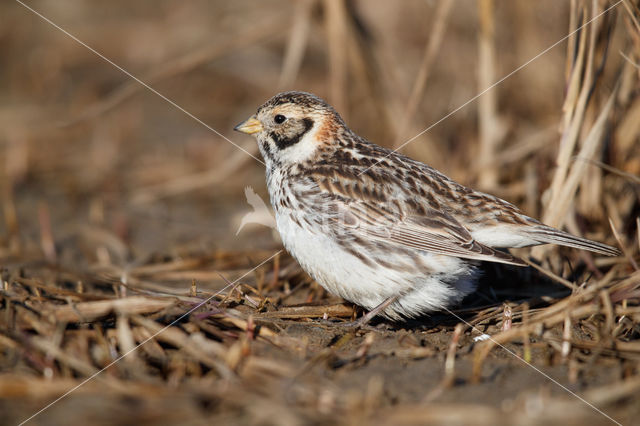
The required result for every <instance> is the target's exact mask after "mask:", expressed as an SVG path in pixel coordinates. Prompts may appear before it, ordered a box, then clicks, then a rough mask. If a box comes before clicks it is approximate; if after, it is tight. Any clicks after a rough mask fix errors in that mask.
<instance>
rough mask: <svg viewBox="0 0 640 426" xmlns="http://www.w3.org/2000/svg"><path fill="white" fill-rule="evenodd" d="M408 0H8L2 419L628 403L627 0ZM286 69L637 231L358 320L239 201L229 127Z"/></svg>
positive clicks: (492, 410) (277, 419)
mask: <svg viewBox="0 0 640 426" xmlns="http://www.w3.org/2000/svg"><path fill="white" fill-rule="evenodd" d="M396 3H397V4H396ZM396 3H392V2H385V1H382V0H380V1H378V0H367V1H344V2H343V1H341V0H326V1H319V0H318V1H315V0H295V1H293V0H292V1H285V0H268V1H261V2H250V1H245V0H243V1H234V2H226V1H216V2H209V1H204V0H202V1H195V0H194V1H187V2H176V1H170V0H163V1H138V2H125V1H113V2H108V3H107V2H104V3H99V4H97V3H95V2H89V1H84V0H63V1H55V2H54V1H48V0H42V1H29V2H24V4H22V3H21V2H4V3H3V4H2V5H0V16H1V17H0V22H1V25H0V63H1V64H3V65H2V66H1V67H0V142H1V143H2V144H1V145H0V176H2V178H1V179H0V182H1V186H2V188H1V189H2V200H3V201H2V213H1V220H0V272H1V277H2V283H1V286H0V287H1V288H0V423H1V424H7V425H8V424H23V422H24V423H25V424H41V425H58V424H96V425H100V424H104V425H107V424H109V425H111V424H154V425H158V424H176V423H180V424H194V425H198V424H214V423H216V424H218V423H219V424H254V425H272V424H273V425H301V424H318V425H320V424H382V425H399V424H407V425H409V424H416V425H417V424H461V425H462V424H487V425H496V424H505V425H514V424H519V425H529V424H560V423H561V424H565V425H573V424H576V425H584V424H625V425H627V424H628V425H631V424H637V423H638V420H637V419H639V418H640V397H639V396H638V395H639V392H640V340H639V338H640V268H638V263H639V262H640V257H639V254H638V253H639V250H640V245H639V241H638V235H639V233H640V223H639V222H638V215H639V212H640V202H639V201H638V200H639V199H640V197H639V195H640V178H638V175H640V124H639V123H640V96H639V94H640V73H639V72H638V69H639V67H638V65H637V64H638V63H639V62H640V25H638V21H639V20H640V12H639V9H638V2H637V1H630V0H625V1H624V2H615V1H601V2H593V4H592V2H587V1H580V0H577V1H572V2H557V1H554V0H543V1H539V2H530V1H528V0H517V1H509V2H507V1H489V0H479V1H477V2H476V1H467V0H442V1H426V2H413V1H401V2H396ZM29 8H32V9H33V10H30V9H29ZM36 12H37V13H40V14H41V15H42V16H38V15H37V14H36ZM47 19H48V20H50V21H51V22H47V21H46V20H47ZM52 24H54V25H52ZM56 26H58V27H59V28H56ZM63 31H67V32H68V34H65V33H64V32H63ZM568 34H573V35H572V37H568V38H565V37H566V36H567V35H568ZM72 37H76V38H77V40H74V39H73V38H72ZM563 38H564V40H563ZM559 40H563V41H562V42H560V43H559V44H558V45H557V46H555V47H553V48H551V49H549V50H546V49H547V48H549V47H550V46H554V43H556V42H558V41H559ZM83 44H84V45H83ZM90 49H94V50H95V51H93V52H92V51H91V50H90ZM98 54H99V55H103V56H104V57H103V58H101V57H100V56H99V55H98ZM538 54H541V55H540V56H539V57H538V58H537V59H536V60H535V61H532V62H528V61H529V60H530V59H532V58H535V57H536V55H538ZM106 59H108V60H106ZM109 61H112V63H110V62H109ZM524 64H526V66H523V67H522V69H521V70H520V71H518V72H517V73H515V74H513V75H510V73H511V72H512V71H514V70H516V69H518V68H519V67H521V66H522V65H524ZM117 67H121V68H122V69H118V68H117ZM123 70H124V72H123ZM507 75H509V77H508V78H507V79H505V80H504V81H502V80H501V79H502V77H504V76H507ZM134 77H135V78H138V79H140V81H142V82H143V83H144V85H142V84H141V83H140V81H136V80H135V79H134ZM494 82H500V83H499V84H498V85H496V87H495V89H493V90H491V91H488V92H486V94H484V95H482V96H481V97H478V98H476V95H477V94H479V93H482V91H483V88H486V87H488V86H489V85H490V84H491V83H494ZM145 85H148V87H145ZM285 89H299V90H306V91H311V92H314V93H317V94H318V95H320V96H322V97H324V98H326V99H327V100H329V101H330V102H331V103H332V104H333V105H334V106H335V107H336V108H337V109H338V110H339V111H340V112H341V113H342V114H343V116H344V118H345V119H346V121H347V122H348V123H349V125H350V126H351V127H352V128H354V129H355V130H356V131H357V132H358V133H359V134H362V135H363V136H366V137H367V138H369V139H371V140H372V141H374V142H376V143H379V144H381V145H385V146H388V147H391V146H394V143H395V145H396V146H397V145H399V143H396V142H402V141H406V140H409V139H410V138H412V137H413V136H415V135H418V134H420V136H419V137H418V138H416V139H415V140H412V141H411V143H410V144H409V145H407V146H406V147H405V148H403V152H404V153H405V154H407V155H410V156H412V157H414V158H418V159H420V160H422V161H425V162H427V163H429V164H430V165H432V166H434V167H436V168H438V169H440V170H442V171H443V172H445V173H446V174H447V175H449V176H451V177H452V178H454V179H456V180H458V181H461V182H463V183H465V184H468V185H470V186H472V187H475V188H481V189H482V190H484V191H487V192H491V193H493V194H496V195H498V196H500V197H503V198H505V199H507V200H509V201H511V202H513V203H515V204H517V205H518V206H520V207H522V208H523V210H525V211H526V212H527V213H528V214H530V215H532V216H534V217H537V218H540V219H541V220H544V221H545V222H547V223H549V224H552V225H554V226H558V227H563V228H564V229H567V230H568V231H570V232H572V233H575V234H580V235H584V236H586V237H589V238H592V239H596V240H598V241H602V242H606V243H608V244H611V245H615V246H616V247H619V248H620V249H621V250H622V251H623V254H622V255H621V256H619V257H615V258H603V257H599V256H595V255H592V254H589V253H584V252H579V251H578V250H573V249H564V248H552V249H550V250H547V251H532V250H528V249H524V250H518V251H516V252H515V253H517V254H518V255H520V256H522V257H523V258H526V259H530V260H531V262H533V266H531V267H529V268H517V267H509V266H501V265H489V264H487V265H483V271H484V274H483V277H482V279H481V282H480V285H479V289H478V291H477V292H476V293H474V294H472V295H470V296H468V297H467V298H466V299H465V300H464V301H463V302H462V303H461V304H460V305H459V306H457V307H455V308H454V309H453V310H452V311H451V312H442V313H435V314H432V315H430V316H427V317H425V318H421V319H419V320H412V321H408V322H406V323H392V322H388V321H384V320H380V319H376V320H374V322H373V323H372V324H370V325H368V326H366V327H364V328H363V329H359V330H354V329H351V328H348V327H345V326H344V323H346V322H347V321H349V320H351V319H353V318H355V317H356V316H358V315H361V314H362V311H361V310H360V309H359V308H357V307H354V306H353V305H351V304H348V303H345V302H343V301H342V300H341V299H339V298H336V297H334V296H332V295H330V294H328V293H327V292H326V291H324V290H323V289H322V288H321V287H320V286H319V285H318V284H317V283H315V282H313V280H312V279H311V278H310V277H309V276H307V275H306V274H305V273H304V271H302V270H301V268H300V267H299V266H298V265H297V263H296V262H295V261H294V260H293V259H292V258H291V257H290V256H289V255H288V254H287V253H286V252H285V251H284V250H283V248H282V246H281V244H280V242H279V239H278V236H277V234H276V233H275V231H273V230H272V229H270V228H269V227H267V226H263V225H259V224H255V223H249V224H247V225H245V226H242V229H240V228H241V224H242V220H243V218H245V217H246V215H247V214H248V213H251V212H252V211H254V208H255V206H252V205H250V202H249V201H248V200H249V199H253V198H255V197H259V198H262V199H263V200H264V202H265V203H267V204H268V197H267V196H266V188H265V184H264V168H263V166H262V165H261V164H260V163H259V162H258V161H256V159H254V158H252V157H251V155H254V156H257V157H258V160H259V153H258V151H257V147H256V146H255V143H254V141H253V140H252V139H251V138H248V137H243V136H241V135H238V134H233V132H232V128H233V126H234V125H235V124H237V123H238V122H240V121H241V120H243V119H244V118H246V117H247V116H249V115H250V114H252V113H253V112H254V110H255V108H256V107H257V106H258V105H260V104H261V103H262V102H263V101H264V100H266V99H267V98H269V97H270V96H272V95H273V94H275V93H277V92H278V91H281V90H285ZM467 101H471V102H469V103H468V104H466V102H467ZM442 118H445V119H443V120H442V121H441V122H440V119H442ZM434 123H437V125H435V126H431V125H432V124H434ZM425 129H428V131H427V132H425V133H420V132H422V131H423V130H425ZM239 148H241V149H239ZM565 166H566V168H564V169H563V167H565ZM562 170H564V173H563V172H562ZM247 188H251V189H247ZM247 194H256V195H255V196H253V195H250V196H247ZM261 219H263V220H265V221H266V220H267V219H268V216H261Z"/></svg>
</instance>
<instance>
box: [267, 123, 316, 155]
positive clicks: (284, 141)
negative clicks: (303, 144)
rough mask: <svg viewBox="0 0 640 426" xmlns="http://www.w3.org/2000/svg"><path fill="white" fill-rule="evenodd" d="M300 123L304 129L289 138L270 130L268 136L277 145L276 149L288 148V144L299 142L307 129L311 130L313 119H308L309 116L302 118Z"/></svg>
mask: <svg viewBox="0 0 640 426" xmlns="http://www.w3.org/2000/svg"><path fill="white" fill-rule="evenodd" d="M302 124H303V125H304V129H303V130H302V132H300V133H298V134H297V135H294V136H292V137H290V138H281V137H279V136H278V135H277V134H275V133H274V132H271V133H270V134H269V136H270V137H271V139H273V141H274V142H275V143H276V146H277V147H278V149H279V150H281V151H282V150H283V149H285V148H288V147H290V146H293V145H295V144H297V143H298V142H300V140H301V139H302V137H303V136H304V135H306V134H307V132H308V131H309V130H311V128H312V127H313V120H312V119H310V118H303V119H302Z"/></svg>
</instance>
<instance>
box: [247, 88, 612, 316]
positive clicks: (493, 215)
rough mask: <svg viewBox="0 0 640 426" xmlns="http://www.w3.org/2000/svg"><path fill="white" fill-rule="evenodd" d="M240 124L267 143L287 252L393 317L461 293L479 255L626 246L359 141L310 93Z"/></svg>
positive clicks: (502, 258) (500, 257)
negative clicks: (559, 225) (547, 219)
mask: <svg viewBox="0 0 640 426" xmlns="http://www.w3.org/2000/svg"><path fill="white" fill-rule="evenodd" d="M236 130H239V131H242V132H245V133H249V134H253V135H254V136H255V137H256V139H257V140H258V145H259V148H260V152H261V153H262V155H263V157H264V159H265V161H266V165H267V186H268V189H269V194H270V197H271V204H272V205H273V208H274V210H275V213H276V222H277V226H278V230H279V232H280V234H281V236H282V240H283V243H284V245H285V247H286V248H287V250H288V251H289V252H290V253H291V254H292V255H293V256H294V257H295V258H296V259H297V260H298V261H299V262H300V264H301V265H302V267H303V268H304V269H305V270H306V271H307V272H308V273H309V274H310V275H311V276H312V277H313V278H314V279H315V280H316V281H317V282H318V283H320V284H321V285H323V286H324V287H325V288H327V289H328V290H329V291H331V292H333V293H336V294H338V295H340V296H341V297H343V298H345V299H347V300H349V301H351V302H354V303H356V304H359V305H361V306H364V307H365V308H367V309H374V308H376V307H377V306H380V305H381V304H382V305H381V306H380V313H381V314H382V315H384V316H386V317H388V318H393V319H400V318H403V317H413V316H417V315H420V314H423V313H425V312H429V311H433V310H437V309H442V308H443V307H446V306H449V305H450V304H452V303H455V302H457V301H459V300H461V298H462V297H463V296H465V295H466V294H468V293H470V292H471V291H473V289H474V288H475V280H476V278H477V270H476V269H477V268H476V263H477V261H489V262H499V263H507V264H513V265H525V263H524V262H522V261H521V260H520V259H518V258H516V257H514V256H513V255H511V254H509V253H507V252H506V251H502V250H501V249H505V248H510V247H526V246H532V245H537V244H547V243H552V244H560V245H565V246H569V247H576V248H580V249H585V250H591V251H594V252H596V253H601V254H606V255H617V254H618V250H616V249H615V248H613V247H611V246H608V245H606V244H602V243H598V242H595V241H591V240H588V239H585V238H581V237H577V236H574V235H571V234H568V233H566V232H564V231H560V230H557V229H554V228H551V227H549V226H546V225H544V224H542V223H540V222H539V221H537V220H535V219H533V218H531V217H529V216H526V215H525V214H523V213H522V212H520V210H518V208H517V207H515V206H514V205H512V204H510V203H508V202H506V201H504V200H501V199H500V198H497V197H494V196H492V195H488V194H484V193H481V192H477V191H474V190H472V189H470V188H467V187H465V186H463V185H460V184H459V183H457V182H454V181H453V180H451V179H449V178H448V177H446V176H445V175H443V174H442V173H440V172H438V171H437V170H435V169H433V168H431V167H429V166H427V165H425V164H423V163H421V162H418V161H415V160H412V159H410V158H408V157H405V156H403V155H401V154H399V153H397V152H392V151H390V150H388V149H385V148H383V147H380V146H378V145H375V144H373V143H371V142H369V141H367V140H365V139H363V138H361V137H360V136H358V135H356V134H355V133H353V132H352V131H351V130H350V129H349V128H348V127H347V126H346V124H345V123H344V121H343V120H342V118H341V117H340V116H339V115H338V113H337V112H336V111H335V110H334V109H333V108H332V107H331V106H330V105H328V104H327V103H325V102H324V101H323V100H321V99H320V98H318V97H316V96H314V95H311V94H308V93H303V92H286V93H281V94H279V95H276V96H274V97H273V98H271V99H270V100H269V101H267V102H266V103H265V104H264V105H262V106H261V107H260V108H259V109H258V111H257V113H256V114H255V116H253V117H251V118H250V119H248V120H247V121H245V122H243V123H241V124H240V125H238V126H237V127H236ZM374 312H377V311H374Z"/></svg>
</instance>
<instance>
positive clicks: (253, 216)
mask: <svg viewBox="0 0 640 426" xmlns="http://www.w3.org/2000/svg"><path fill="white" fill-rule="evenodd" d="M244 196H245V197H246V198H247V203H248V204H249V205H250V206H251V207H252V208H253V211H250V212H247V213H245V214H244V216H242V219H240V226H238V230H237V231H236V236H237V235H238V234H239V233H240V231H242V228H244V226H245V225H247V224H249V223H252V224H253V223H257V224H259V225H263V226H267V227H269V228H272V229H273V228H275V227H276V220H275V218H274V217H273V216H272V215H271V212H270V211H269V208H268V207H267V205H266V204H265V202H264V201H263V200H262V198H260V196H259V195H258V194H256V192H255V191H254V190H253V188H252V187H250V186H246V187H245V188H244Z"/></svg>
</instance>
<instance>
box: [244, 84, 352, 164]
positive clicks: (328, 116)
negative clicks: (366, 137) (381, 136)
mask: <svg viewBox="0 0 640 426" xmlns="http://www.w3.org/2000/svg"><path fill="white" fill-rule="evenodd" d="M343 126H344V122H343V121H342V119H341V118H340V116H339V115H338V113H337V112H336V111H335V110H334V109H333V108H332V107H331V106H330V105H329V104H327V103H326V102H325V101H323V100H322V99H320V98H318V97H317V96H315V95H312V94H310V93H305V92H284V93H279V94H277V95H276V96H274V97H273V98H271V99H269V100H268V101H267V102H265V103H264V104H263V105H262V106H261V107H260V108H258V111H257V112H256V113H255V114H254V115H253V116H251V117H249V118H248V119H247V120H245V121H243V122H242V123H240V124H238V125H237V126H236V127H235V128H234V130H237V131H239V132H242V133H247V134H250V135H253V136H254V137H255V138H256V139H257V140H258V146H259V148H260V152H261V153H262V156H263V157H264V159H265V161H266V162H267V165H269V164H271V165H291V164H296V163H301V162H304V161H307V160H312V159H313V158H314V157H315V156H317V155H318V151H319V150H322V149H325V150H326V149H330V148H331V146H332V145H333V144H334V143H335V137H334V136H335V135H336V133H337V131H338V130H339V128H340V127H343Z"/></svg>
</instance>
